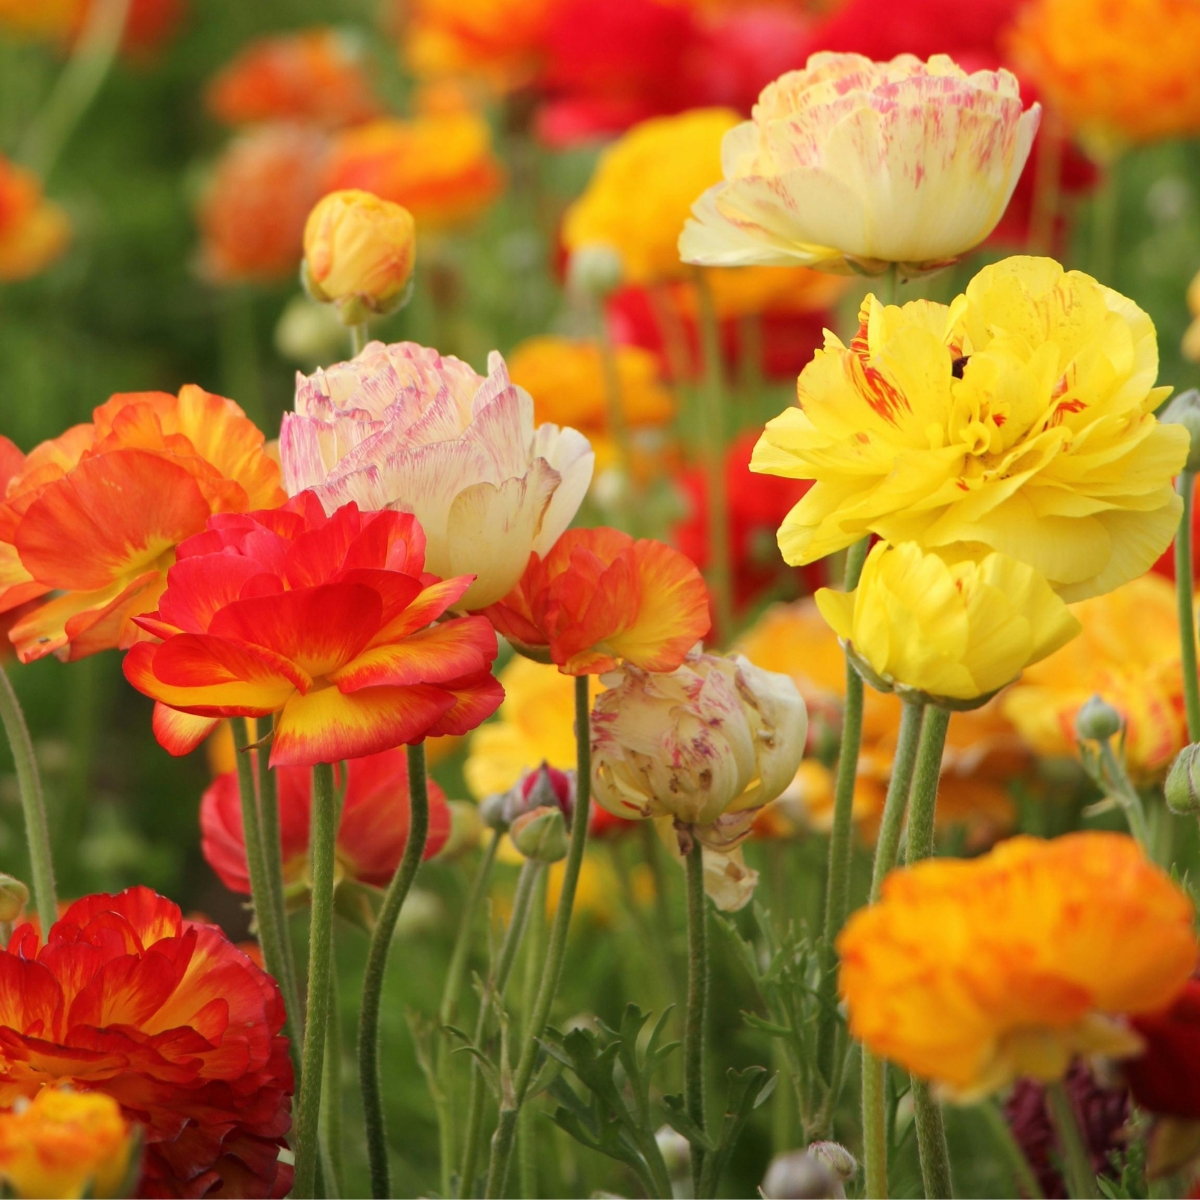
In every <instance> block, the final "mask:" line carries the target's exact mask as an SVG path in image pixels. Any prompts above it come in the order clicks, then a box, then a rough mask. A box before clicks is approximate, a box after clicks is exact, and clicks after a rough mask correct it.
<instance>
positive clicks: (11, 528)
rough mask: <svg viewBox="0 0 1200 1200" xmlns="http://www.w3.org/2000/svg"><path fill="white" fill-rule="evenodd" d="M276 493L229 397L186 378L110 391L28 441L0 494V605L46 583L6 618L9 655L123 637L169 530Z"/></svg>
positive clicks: (153, 601)
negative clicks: (175, 384)
mask: <svg viewBox="0 0 1200 1200" xmlns="http://www.w3.org/2000/svg"><path fill="white" fill-rule="evenodd" d="M286 498H287V497H286V495H285V494H284V491H283V489H282V487H281V486H280V477H279V468H278V466H276V464H275V463H274V461H272V459H271V458H270V457H269V455H268V454H267V451H266V449H265V447H264V445H263V435H262V434H261V433H260V432H259V430H258V429H257V428H256V427H255V426H254V424H253V422H251V421H249V420H248V419H247V418H246V416H245V414H244V413H243V412H242V410H241V409H240V408H239V407H238V406H237V405H236V404H234V402H233V401H232V400H226V399H224V398H223V397H221V396H214V395H210V394H209V393H208V392H205V391H202V390H201V389H200V388H198V387H195V386H194V385H190V384H189V385H188V386H187V387H185V388H183V389H182V390H181V391H180V393H179V395H178V396H169V395H167V394H165V393H162V392H130V393H126V394H121V395H116V396H114V397H113V398H112V399H111V400H109V401H108V403H106V404H102V405H101V406H100V407H99V408H97V409H96V410H95V412H94V413H93V414H92V421H91V423H90V424H87V425H76V426H75V427H74V428H73V429H68V430H67V432H66V433H64V434H63V435H62V436H61V437H58V438H55V439H53V440H52V441H48V442H43V443H42V444H41V445H40V446H38V447H37V448H36V449H34V450H33V451H32V452H31V453H30V455H29V456H28V458H26V459H25V460H24V462H23V464H22V465H21V467H20V468H19V469H18V470H17V471H16V472H15V473H14V474H13V476H12V477H11V478H10V480H9V483H8V488H7V491H6V494H5V497H4V500H3V502H2V503H0V613H2V612H8V611H10V610H12V609H15V608H16V607H18V606H19V605H22V604H26V603H28V602H29V601H33V600H39V599H41V598H42V597H45V596H47V595H49V594H50V593H57V594H56V595H54V596H53V598H51V599H47V600H45V602H44V603H41V604H39V605H38V606H37V607H36V608H34V609H33V610H32V611H31V612H29V613H27V614H26V615H25V616H23V617H22V618H21V619H20V620H19V621H18V622H17V623H16V624H15V625H14V626H13V628H12V630H11V632H10V634H9V637H10V638H11V640H12V642H13V644H14V645H15V646H16V648H17V654H18V656H19V657H20V659H21V661H22V662H30V661H32V660H33V659H37V658H43V657H44V656H45V655H47V654H58V655H59V656H60V657H61V658H65V659H76V658H82V657H84V656H85V655H87V654H94V653H96V651H98V650H107V649H110V648H112V647H114V646H118V647H121V648H125V647H128V646H131V645H132V644H133V643H134V642H136V641H139V640H140V639H141V638H142V637H143V636H145V635H143V634H142V633H141V632H140V631H139V630H138V628H137V627H136V626H135V625H134V624H133V618H134V617H136V616H139V615H140V614H142V613H146V612H149V611H151V610H152V609H153V608H155V606H156V605H157V604H158V598H159V596H160V595H161V594H162V590H163V588H164V587H165V586H166V572H167V568H168V567H169V566H170V565H171V564H172V563H173V562H174V561H175V547H176V546H177V545H178V544H179V543H180V542H181V541H183V540H184V539H185V538H188V537H191V536H192V535H193V534H195V533H199V532H200V531H201V530H203V528H204V524H205V522H206V521H207V520H208V518H209V516H211V515H212V514H213V513H218V512H245V511H246V510H248V509H254V508H264V507H272V506H274V505H278V504H282V503H283V502H284V500H285V499H286Z"/></svg>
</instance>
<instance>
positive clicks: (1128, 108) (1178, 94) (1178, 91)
mask: <svg viewBox="0 0 1200 1200" xmlns="http://www.w3.org/2000/svg"><path fill="white" fill-rule="evenodd" d="M1198 44H1200V8H1198V7H1197V6H1196V4H1194V3H1193V2H1192V0H1033V2H1032V3H1029V4H1026V5H1025V6H1024V7H1022V8H1021V10H1020V11H1019V13H1018V14H1017V19H1016V22H1015V24H1014V26H1013V28H1012V30H1011V31H1010V34H1009V51H1010V53H1011V55H1012V58H1013V60H1014V62H1015V63H1016V65H1017V67H1018V68H1019V70H1020V71H1021V74H1022V77H1024V78H1028V79H1030V80H1031V81H1032V82H1033V83H1035V84H1036V85H1037V88H1038V91H1039V93H1040V94H1041V95H1042V96H1043V97H1044V98H1045V99H1046V100H1047V102H1048V103H1050V104H1053V106H1054V107H1055V108H1056V109H1057V110H1058V111H1059V112H1060V113H1061V114H1062V115H1063V116H1064V117H1065V118H1066V119H1067V121H1068V122H1069V123H1070V124H1071V125H1072V127H1073V128H1074V129H1075V130H1076V131H1078V132H1079V133H1081V134H1082V135H1083V136H1084V137H1085V139H1086V140H1087V141H1088V142H1089V143H1090V144H1091V145H1092V146H1093V147H1094V148H1095V149H1096V150H1097V151H1099V152H1100V153H1101V154H1104V153H1105V152H1111V151H1112V150H1114V149H1117V148H1119V146H1120V144H1121V143H1127V142H1147V141H1153V140H1156V139H1159V138H1169V137H1188V136H1191V135H1193V134H1195V133H1197V132H1200V77H1198V76H1197V74H1196V66H1195V48H1196V46H1197V45H1198ZM1113 80H1120V81H1121V86H1120V87H1114V86H1112V83H1113Z"/></svg>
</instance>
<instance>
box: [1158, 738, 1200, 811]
mask: <svg viewBox="0 0 1200 1200" xmlns="http://www.w3.org/2000/svg"><path fill="white" fill-rule="evenodd" d="M1163 790H1164V791H1165V793H1166V797H1167V807H1168V808H1170V810H1171V811H1172V812H1177V813H1181V814H1188V813H1192V814H1195V813H1200V745H1197V744H1196V743H1195V742H1193V743H1192V744H1191V745H1190V746H1184V748H1183V749H1182V750H1180V752H1179V754H1178V755H1177V756H1176V759H1175V761H1174V762H1173V763H1172V764H1171V770H1170V771H1169V772H1168V774H1167V782H1166V784H1165V785H1164V788H1163Z"/></svg>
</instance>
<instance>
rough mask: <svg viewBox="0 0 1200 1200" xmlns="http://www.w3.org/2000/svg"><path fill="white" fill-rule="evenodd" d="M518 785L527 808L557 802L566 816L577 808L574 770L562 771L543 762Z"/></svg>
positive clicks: (524, 805) (540, 806)
mask: <svg viewBox="0 0 1200 1200" xmlns="http://www.w3.org/2000/svg"><path fill="white" fill-rule="evenodd" d="M518 787H519V788H520V791H521V797H522V800H523V805H522V806H523V807H524V808H525V809H533V808H542V807H544V806H546V805H555V804H556V805H558V807H559V808H561V809H562V812H563V816H564V817H569V816H570V815H571V813H572V812H573V811H574V809H575V772H574V771H560V770H559V769H558V768H557V767H552V766H551V765H550V764H549V763H548V762H543V763H542V765H541V766H540V767H538V769H537V770H536V771H530V772H529V774H528V775H526V776H525V778H524V779H522V780H521V782H520V784H519V785H518Z"/></svg>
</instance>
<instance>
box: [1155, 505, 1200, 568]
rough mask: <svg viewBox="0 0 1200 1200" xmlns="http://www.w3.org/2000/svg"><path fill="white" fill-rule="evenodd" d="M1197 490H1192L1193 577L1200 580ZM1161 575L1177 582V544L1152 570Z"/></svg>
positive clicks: (1169, 547) (1173, 544)
mask: <svg viewBox="0 0 1200 1200" xmlns="http://www.w3.org/2000/svg"><path fill="white" fill-rule="evenodd" d="M1196 491H1197V488H1196V487H1193V488H1192V499H1193V505H1192V575H1193V576H1195V577H1196V578H1197V579H1200V508H1197V507H1196V505H1195V500H1196V499H1197V497H1196ZM1150 569H1151V570H1152V571H1156V572H1157V573H1158V574H1159V575H1162V576H1164V577H1165V578H1167V579H1169V580H1171V582H1172V583H1173V582H1174V581H1175V543H1174V542H1172V543H1171V544H1170V545H1169V546H1168V547H1167V548H1166V549H1165V550H1164V551H1163V553H1162V557H1161V558H1160V559H1159V560H1158V562H1156V563H1155V564H1154V566H1153V567H1151V568H1150Z"/></svg>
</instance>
